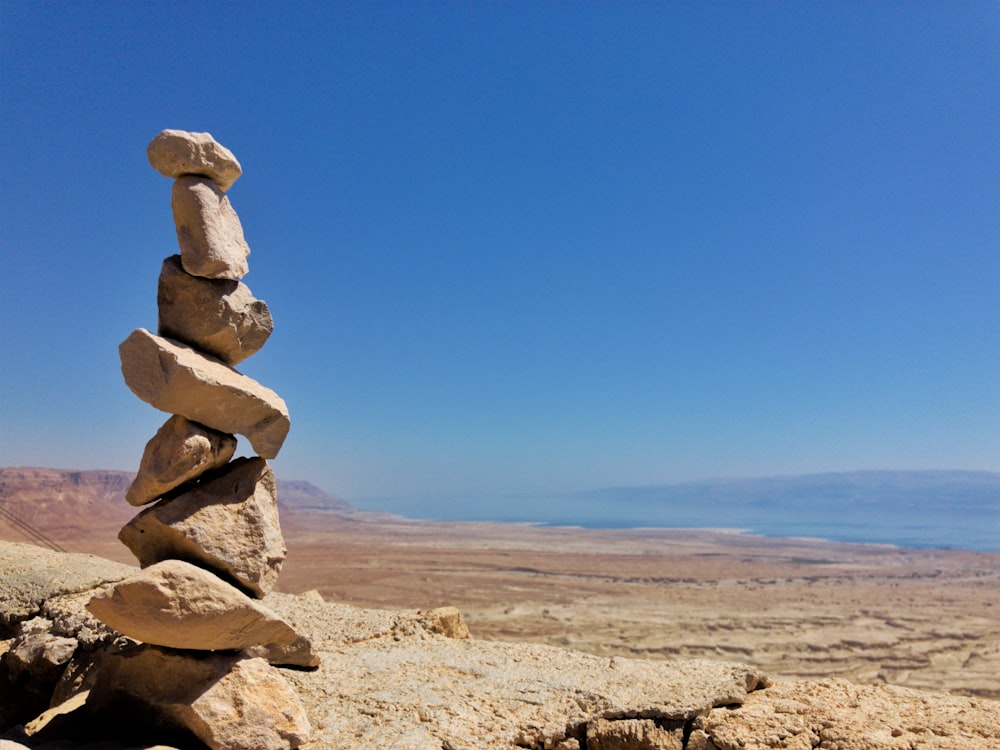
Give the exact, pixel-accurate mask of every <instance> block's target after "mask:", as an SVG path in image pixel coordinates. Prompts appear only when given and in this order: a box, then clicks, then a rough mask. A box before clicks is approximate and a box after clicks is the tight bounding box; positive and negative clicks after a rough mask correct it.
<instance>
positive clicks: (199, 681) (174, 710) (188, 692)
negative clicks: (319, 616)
mask: <svg viewBox="0 0 1000 750" xmlns="http://www.w3.org/2000/svg"><path fill="white" fill-rule="evenodd" d="M122 705H125V706H130V707H132V708H133V709H134V711H135V712H136V713H137V714H138V716H135V717H133V720H135V719H142V720H146V721H148V722H149V723H150V724H151V725H152V726H163V727H166V728H184V729H187V730H189V731H190V732H191V733H193V734H194V735H195V736H196V737H198V739H200V740H201V741H202V742H204V743H205V744H206V745H208V747H210V748H212V750H288V749H289V748H296V747H298V746H299V745H301V744H302V743H303V742H304V741H305V740H306V738H307V737H308V736H309V733H310V725H309V719H308V718H307V716H306V712H305V709H304V708H303V707H302V702H301V701H300V700H299V697H298V695H296V693H295V691H294V690H292V688H291V687H290V686H289V685H288V683H287V682H286V681H285V679H284V678H283V677H282V675H281V673H280V672H279V671H278V670H277V669H276V668H274V667H272V666H271V665H270V664H268V663H267V662H266V661H264V660H263V659H258V658H248V657H245V656H241V655H233V654H205V653H199V652H192V651H170V650H166V649H162V648H158V647H156V646H148V645H141V646H134V647H131V648H126V649H123V650H122V651H120V652H118V653H109V654H107V655H105V657H104V658H103V659H102V660H101V662H100V664H99V666H98V669H96V670H95V679H94V682H93V684H92V685H91V686H90V695H89V696H88V698H87V703H86V710H87V711H88V712H92V713H97V714H98V715H100V714H109V715H112V716H113V715H115V714H116V713H118V711H119V708H120V706H122Z"/></svg>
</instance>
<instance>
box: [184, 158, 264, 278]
mask: <svg viewBox="0 0 1000 750" xmlns="http://www.w3.org/2000/svg"><path fill="white" fill-rule="evenodd" d="M170 205H171V206H172V208H173V211H174V226H175V227H176V229H177V244H178V245H180V248H181V263H182V264H183V265H184V270H185V271H187V272H188V273H190V274H192V275H194V276H204V277H206V278H210V279H242V278H243V277H244V276H246V275H247V271H248V270H249V265H248V264H247V257H249V255H250V247H249V245H247V243H246V240H245V239H244V237H243V226H242V225H241V224H240V218H239V216H237V215H236V211H235V210H234V209H233V206H232V204H231V203H230V202H229V198H227V197H226V195H225V193H223V192H222V190H221V189H220V188H219V187H218V186H217V185H216V184H215V183H214V182H212V181H211V180H210V179H208V178H207V177H178V178H177V179H176V180H175V181H174V189H173V192H172V193H171V199H170Z"/></svg>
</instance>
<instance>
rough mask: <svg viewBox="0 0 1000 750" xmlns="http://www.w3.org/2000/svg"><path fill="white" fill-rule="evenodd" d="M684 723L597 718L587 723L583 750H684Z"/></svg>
mask: <svg viewBox="0 0 1000 750" xmlns="http://www.w3.org/2000/svg"><path fill="white" fill-rule="evenodd" d="M684 724H685V723H684V722H680V721H668V722H660V723H659V724H657V722H655V721H653V720H652V719H619V720H618V721H608V720H607V719H598V720H597V721H592V722H591V723H590V724H589V725H588V726H587V750H684ZM661 725H664V726H661Z"/></svg>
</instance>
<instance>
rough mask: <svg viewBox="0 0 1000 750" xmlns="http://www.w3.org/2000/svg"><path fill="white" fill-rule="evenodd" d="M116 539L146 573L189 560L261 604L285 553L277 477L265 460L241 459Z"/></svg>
mask: <svg viewBox="0 0 1000 750" xmlns="http://www.w3.org/2000/svg"><path fill="white" fill-rule="evenodd" d="M118 538H119V539H121V541H122V543H123V544H125V546H126V547H128V548H129V549H130V550H132V552H133V554H135V556H136V558H138V560H139V564H140V565H142V566H143V567H146V566H149V565H152V564H154V563H157V562H160V561H162V560H166V559H170V558H174V559H178V560H186V561H188V562H192V563H195V564H196V565H199V566H201V567H207V568H211V569H212V570H215V571H218V572H219V573H220V574H221V575H224V576H227V577H229V578H231V579H232V580H233V581H234V582H235V583H237V584H238V585H240V586H242V587H244V588H245V589H247V590H248V591H250V592H251V593H253V594H254V595H255V596H257V597H261V596H263V595H264V594H265V593H266V592H268V591H270V590H271V589H272V588H273V587H274V584H275V582H276V581H277V579H278V573H279V572H280V571H281V565H282V563H283V562H284V559H285V552H286V549H285V541H284V538H283V537H282V535H281V525H280V523H279V521H278V501H277V490H276V488H275V481H274V472H273V471H272V470H271V468H270V467H269V466H268V465H267V462H266V461H264V460H263V459H262V458H238V459H236V460H235V461H232V462H230V463H229V464H228V465H226V466H225V467H223V468H222V469H219V470H217V471H215V472H212V473H211V474H210V475H206V476H204V477H203V479H202V481H201V482H199V483H198V484H197V485H196V486H195V487H194V488H193V489H191V490H190V491H188V492H185V493H183V494H180V495H177V496H174V497H170V498H166V499H164V500H161V501H160V502H158V503H157V504H156V505H153V506H150V507H149V508H147V509H146V510H144V511H142V512H141V513H139V515H137V516H136V517H135V518H133V519H132V520H131V521H129V522H128V523H127V524H126V525H125V526H124V527H123V528H122V530H121V532H120V533H119V534H118Z"/></svg>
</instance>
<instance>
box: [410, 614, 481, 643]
mask: <svg viewBox="0 0 1000 750" xmlns="http://www.w3.org/2000/svg"><path fill="white" fill-rule="evenodd" d="M420 617H421V622H423V624H424V627H426V628H427V629H428V630H429V631H431V632H432V633H438V634H439V635H443V636H445V637H446V638H470V637H471V635H470V634H469V626H468V625H466V624H465V620H464V619H463V618H462V613H461V612H460V611H459V610H458V607H436V608H435V609H432V610H430V611H429V612H421V613H420Z"/></svg>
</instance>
